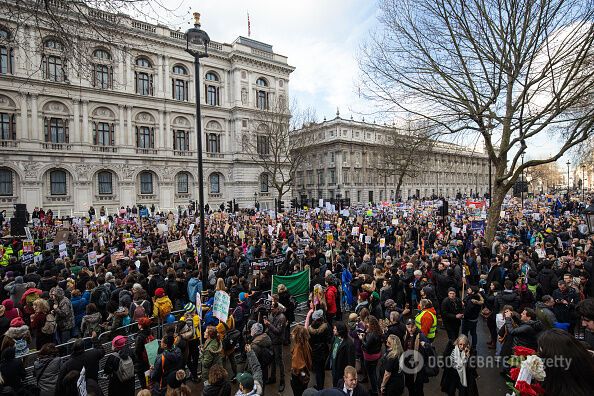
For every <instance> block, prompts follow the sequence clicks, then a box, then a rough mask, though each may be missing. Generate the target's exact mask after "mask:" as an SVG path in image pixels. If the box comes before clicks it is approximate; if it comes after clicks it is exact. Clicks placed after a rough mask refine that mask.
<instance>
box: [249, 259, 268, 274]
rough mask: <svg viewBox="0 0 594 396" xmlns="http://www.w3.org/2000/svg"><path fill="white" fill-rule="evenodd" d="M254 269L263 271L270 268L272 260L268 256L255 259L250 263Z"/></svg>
mask: <svg viewBox="0 0 594 396" xmlns="http://www.w3.org/2000/svg"><path fill="white" fill-rule="evenodd" d="M250 265H251V267H252V270H253V271H262V270H265V269H267V268H268V266H269V265H270V262H269V261H268V259H267V258H259V259H255V260H253V261H252V262H251V263H250Z"/></svg>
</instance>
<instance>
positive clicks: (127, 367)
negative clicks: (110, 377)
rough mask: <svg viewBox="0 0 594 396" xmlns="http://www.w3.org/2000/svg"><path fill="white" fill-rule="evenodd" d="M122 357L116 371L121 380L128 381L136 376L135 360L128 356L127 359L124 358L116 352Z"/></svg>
mask: <svg viewBox="0 0 594 396" xmlns="http://www.w3.org/2000/svg"><path fill="white" fill-rule="evenodd" d="M114 355H115V356H117V357H118V358H119V359H120V364H119V365H118V369H117V370H116V371H115V375H116V377H118V380H119V381H120V382H126V381H129V380H131V379H133V378H134V362H133V361H132V358H131V357H130V356H128V358H126V359H122V358H120V357H119V355H118V354H117V353H114Z"/></svg>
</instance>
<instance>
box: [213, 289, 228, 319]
mask: <svg viewBox="0 0 594 396" xmlns="http://www.w3.org/2000/svg"><path fill="white" fill-rule="evenodd" d="M230 303H231V297H229V295H228V294H227V293H225V292H224V291H222V290H218V291H217V292H216V293H215V297H214V303H213V305H212V315H213V316H214V317H215V318H217V319H219V320H220V321H222V322H227V317H228V316H229V304H230Z"/></svg>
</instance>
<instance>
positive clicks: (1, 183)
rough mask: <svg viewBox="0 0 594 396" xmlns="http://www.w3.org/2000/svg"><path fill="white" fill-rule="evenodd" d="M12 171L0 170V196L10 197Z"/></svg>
mask: <svg viewBox="0 0 594 396" xmlns="http://www.w3.org/2000/svg"><path fill="white" fill-rule="evenodd" d="M12 183H13V182H12V170H10V169H6V168H2V169H0V195H1V196H12V194H13V189H12V186H13V185H12Z"/></svg>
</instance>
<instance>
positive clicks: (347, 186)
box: [293, 115, 489, 203]
mask: <svg viewBox="0 0 594 396" xmlns="http://www.w3.org/2000/svg"><path fill="white" fill-rule="evenodd" d="M388 130H389V128H388V127H386V126H381V125H375V124H370V123H365V122H359V121H353V120H352V119H351V120H345V119H342V118H340V116H339V115H337V117H336V118H335V119H333V120H330V121H326V120H324V122H322V123H317V124H311V125H309V126H307V127H304V128H302V129H300V130H296V131H295V132H294V133H295V134H296V135H295V136H299V135H300V134H308V135H309V136H308V137H306V138H305V137H301V138H296V139H295V140H296V141H300V142H307V155H306V157H305V161H303V163H302V164H301V166H300V168H299V169H298V170H297V174H296V182H295V188H294V189H293V193H294V196H295V197H297V198H300V197H302V196H304V197H306V198H307V199H312V198H313V199H316V200H317V199H320V198H323V199H325V200H330V199H336V198H350V200H351V203H367V202H379V201H386V200H395V199H397V197H396V196H395V195H396V183H397V180H396V178H395V177H394V176H382V174H381V172H379V171H378V168H379V167H381V163H380V162H381V158H380V153H379V152H380V148H381V147H382V146H383V145H384V144H385V143H386V135H387V133H388ZM427 161H428V162H429V164H428V166H427V167H426V168H425V169H424V170H422V171H421V172H420V174H418V175H417V176H416V177H414V178H410V177H406V176H405V177H404V180H403V183H402V186H401V198H402V199H407V198H408V197H412V196H417V197H431V196H433V195H439V196H444V197H455V196H456V195H457V194H458V193H460V194H462V195H466V196H471V195H472V196H475V195H476V194H477V192H478V195H479V196H484V194H485V193H488V192H489V169H488V168H489V160H488V157H487V155H486V154H485V153H483V152H482V151H478V152H477V151H476V150H473V148H471V147H464V146H460V145H455V144H451V143H444V142H437V143H436V144H435V146H434V148H433V152H432V153H431V154H430V155H429V156H428V158H427Z"/></svg>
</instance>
